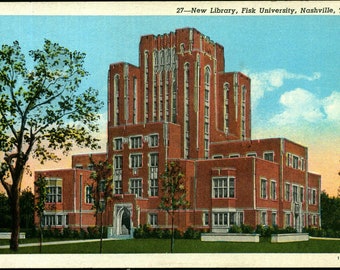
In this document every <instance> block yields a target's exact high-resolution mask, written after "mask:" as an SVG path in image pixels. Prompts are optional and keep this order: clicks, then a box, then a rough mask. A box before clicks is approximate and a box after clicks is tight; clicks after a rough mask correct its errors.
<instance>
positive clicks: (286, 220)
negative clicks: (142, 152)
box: [285, 213, 290, 227]
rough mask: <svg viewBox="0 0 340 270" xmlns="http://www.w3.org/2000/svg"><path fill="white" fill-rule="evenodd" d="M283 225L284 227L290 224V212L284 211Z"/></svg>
mask: <svg viewBox="0 0 340 270" xmlns="http://www.w3.org/2000/svg"><path fill="white" fill-rule="evenodd" d="M285 225H286V227H288V226H290V213H286V215H285Z"/></svg>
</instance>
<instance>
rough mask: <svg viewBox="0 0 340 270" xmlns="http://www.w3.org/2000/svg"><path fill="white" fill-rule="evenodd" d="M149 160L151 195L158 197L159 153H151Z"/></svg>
mask: <svg viewBox="0 0 340 270" xmlns="http://www.w3.org/2000/svg"><path fill="white" fill-rule="evenodd" d="M149 158H150V161H149V164H150V165H149V166H150V167H149V179H150V180H149V188H150V190H149V194H150V196H158V153H151V154H150V156H149Z"/></svg>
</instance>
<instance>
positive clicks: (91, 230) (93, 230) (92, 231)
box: [87, 226, 100, 239]
mask: <svg viewBox="0 0 340 270" xmlns="http://www.w3.org/2000/svg"><path fill="white" fill-rule="evenodd" d="M99 229H100V228H98V227H97V226H94V227H87V234H88V235H87V237H88V238H90V239H96V238H100V232H99Z"/></svg>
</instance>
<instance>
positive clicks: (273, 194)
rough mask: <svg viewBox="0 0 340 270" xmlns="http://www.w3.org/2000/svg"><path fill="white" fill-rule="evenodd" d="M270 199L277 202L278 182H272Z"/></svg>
mask: <svg viewBox="0 0 340 270" xmlns="http://www.w3.org/2000/svg"><path fill="white" fill-rule="evenodd" d="M270 198H271V199H272V200H276V182H275V181H270Z"/></svg>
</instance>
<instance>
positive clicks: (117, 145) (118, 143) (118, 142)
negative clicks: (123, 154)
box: [113, 138, 123, 150]
mask: <svg viewBox="0 0 340 270" xmlns="http://www.w3.org/2000/svg"><path fill="white" fill-rule="evenodd" d="M113 149H114V150H122V149H123V138H115V139H114V140H113Z"/></svg>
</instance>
